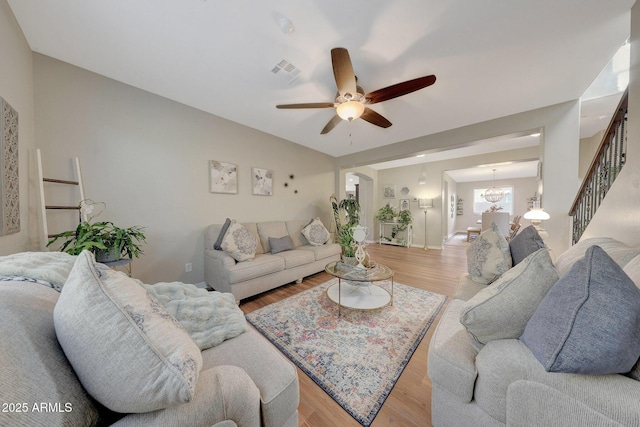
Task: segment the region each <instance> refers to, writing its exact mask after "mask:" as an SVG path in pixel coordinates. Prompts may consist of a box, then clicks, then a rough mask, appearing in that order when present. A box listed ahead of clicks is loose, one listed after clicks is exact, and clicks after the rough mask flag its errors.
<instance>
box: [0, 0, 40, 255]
mask: <svg viewBox="0 0 640 427" xmlns="http://www.w3.org/2000/svg"><path fill="white" fill-rule="evenodd" d="M0 55H1V56H2V65H1V66H0V96H1V97H2V98H4V99H5V101H7V102H8V103H9V104H10V105H11V106H12V107H13V108H14V109H15V110H16V111H17V112H18V144H19V148H18V156H19V165H18V173H19V182H18V185H19V188H20V232H18V233H14V234H10V235H8V236H0V255H7V254H10V253H15V252H21V251H26V250H29V249H33V248H34V245H35V244H34V243H33V238H32V237H33V236H32V234H33V233H32V232H33V225H34V224H35V223H36V222H37V219H36V211H35V210H34V209H33V203H32V201H33V200H34V197H35V190H34V189H35V182H32V181H29V167H30V164H29V156H30V153H31V152H32V151H33V150H32V149H33V147H34V144H35V137H34V112H33V111H34V106H33V71H32V70H33V62H32V61H33V56H32V53H31V49H30V48H29V45H28V44H27V41H26V39H25V38H24V35H23V34H22V30H21V29H20V27H19V26H18V23H17V22H16V19H15V17H14V16H13V13H12V12H11V9H10V8H9V5H8V4H7V2H6V0H0Z"/></svg>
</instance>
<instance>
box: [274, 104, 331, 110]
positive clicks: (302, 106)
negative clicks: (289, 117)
mask: <svg viewBox="0 0 640 427" xmlns="http://www.w3.org/2000/svg"><path fill="white" fill-rule="evenodd" d="M335 106H336V104H335V103H333V102H310V103H306V104H284V105H276V108H285V109H286V108H333V107H335Z"/></svg>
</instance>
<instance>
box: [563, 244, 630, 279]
mask: <svg viewBox="0 0 640 427" xmlns="http://www.w3.org/2000/svg"><path fill="white" fill-rule="evenodd" d="M591 246H600V248H601V249H603V250H604V251H605V252H606V253H607V255H609V256H610V257H611V259H613V260H614V261H615V262H616V263H617V264H618V265H619V266H620V267H623V268H624V266H625V265H626V264H627V263H628V262H629V261H631V260H632V259H633V258H635V257H636V256H637V255H638V254H640V248H633V247H630V246H628V245H626V244H624V243H622V242H620V241H618V240H616V239H613V238H611V237H592V238H589V239H584V240H580V241H579V242H578V243H576V244H575V245H573V246H571V247H570V248H569V249H567V250H566V251H564V252H563V253H562V254H560V256H559V257H558V259H556V262H555V265H556V269H557V270H558V274H559V275H560V276H562V275H563V274H564V273H566V272H567V271H569V270H570V269H571V267H572V266H573V264H574V263H575V262H576V261H578V260H579V259H582V258H583V257H584V254H586V253H587V249H589V248H590V247H591Z"/></svg>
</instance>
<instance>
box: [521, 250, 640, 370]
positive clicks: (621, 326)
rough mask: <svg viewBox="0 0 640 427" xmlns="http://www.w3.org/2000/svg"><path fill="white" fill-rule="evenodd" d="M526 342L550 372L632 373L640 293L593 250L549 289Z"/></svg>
mask: <svg viewBox="0 0 640 427" xmlns="http://www.w3.org/2000/svg"><path fill="white" fill-rule="evenodd" d="M521 340H522V341H523V342H524V344H525V345H526V346H527V347H529V349H530V350H531V352H532V353H533V355H534V356H535V357H536V359H538V361H539V362H540V363H541V364H542V366H544V368H545V369H546V370H547V371H549V372H567V373H580V374H622V373H627V372H629V371H630V370H631V369H632V368H633V366H634V365H635V363H636V362H637V361H638V358H639V357H640V289H638V288H637V287H636V285H635V284H634V283H633V281H631V279H630V278H629V277H628V276H627V275H626V274H625V273H624V271H623V270H622V268H620V266H619V265H618V264H617V263H616V262H615V261H614V260H613V259H611V257H610V256H609V255H607V253H606V252H605V251H604V250H603V249H601V248H600V247H599V246H591V247H590V248H589V249H587V252H586V254H585V256H584V258H582V259H580V260H579V261H577V262H576V263H575V264H574V265H573V267H571V269H570V270H569V271H568V272H567V273H566V274H564V275H563V276H562V277H561V278H560V280H558V282H557V283H556V284H555V285H554V286H553V287H552V288H551V290H549V292H548V293H547V295H546V297H545V298H544V299H543V300H542V302H541V303H540V305H539V306H538V308H537V309H536V311H535V313H534V314H533V316H532V317H531V320H529V323H527V327H526V328H525V330H524V333H523V334H522V337H521Z"/></svg>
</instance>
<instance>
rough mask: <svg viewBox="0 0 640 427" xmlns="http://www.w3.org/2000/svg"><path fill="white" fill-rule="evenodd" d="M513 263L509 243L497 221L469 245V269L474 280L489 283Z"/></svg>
mask: <svg viewBox="0 0 640 427" xmlns="http://www.w3.org/2000/svg"><path fill="white" fill-rule="evenodd" d="M511 265H512V259H511V251H510V249H509V243H508V242H507V239H505V237H504V235H503V234H502V232H501V231H500V228H499V227H498V226H497V225H496V223H495V222H492V223H491V227H490V228H488V229H487V230H485V231H483V232H482V233H480V235H479V236H478V237H476V239H475V240H474V241H473V242H471V243H470V244H469V247H467V269H468V271H469V277H470V278H471V280H473V281H474V282H478V283H482V284H484V285H487V284H489V283H491V282H493V281H494V280H496V279H497V278H498V277H500V275H502V273H504V272H505V271H507V270H509V269H510V268H511Z"/></svg>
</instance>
